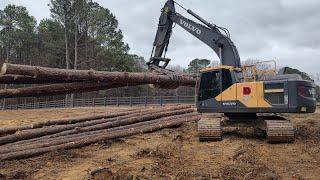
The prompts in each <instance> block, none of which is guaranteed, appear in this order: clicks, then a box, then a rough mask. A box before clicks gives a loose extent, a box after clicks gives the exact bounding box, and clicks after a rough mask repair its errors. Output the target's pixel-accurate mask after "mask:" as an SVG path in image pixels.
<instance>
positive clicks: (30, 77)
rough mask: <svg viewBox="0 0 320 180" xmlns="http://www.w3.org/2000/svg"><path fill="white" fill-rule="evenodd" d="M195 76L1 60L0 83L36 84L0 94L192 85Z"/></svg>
mask: <svg viewBox="0 0 320 180" xmlns="http://www.w3.org/2000/svg"><path fill="white" fill-rule="evenodd" d="M196 79H197V78H196V77H195V76H194V75H190V74H183V73H170V74H163V73H162V74H161V73H155V72H140V73H134V72H104V71H94V70H66V69H57V68H46V67H39V66H27V65H18V64H9V63H4V64H3V65H2V67H1V75H0V84H38V86H33V87H26V88H16V89H5V90H0V98H15V97H39V96H49V95H62V94H71V93H76V92H90V91H98V90H105V89H111V88H117V87H124V86H136V85H144V84H153V85H156V86H158V87H159V86H160V87H163V88H166V87H167V88H177V87H179V86H191V87H194V86H195V85H196Z"/></svg>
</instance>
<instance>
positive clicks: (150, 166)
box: [0, 108, 320, 180]
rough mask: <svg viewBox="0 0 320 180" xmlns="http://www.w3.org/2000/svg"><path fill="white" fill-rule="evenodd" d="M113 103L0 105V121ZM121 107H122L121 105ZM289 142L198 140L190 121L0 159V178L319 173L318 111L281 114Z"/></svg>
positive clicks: (282, 176) (306, 176) (235, 138)
mask: <svg viewBox="0 0 320 180" xmlns="http://www.w3.org/2000/svg"><path fill="white" fill-rule="evenodd" d="M117 109H119V108H108V109H106V108H79V109H59V110H58V109H43V110H23V111H1V112H0V127H3V126H8V125H20V124H29V123H32V122H37V121H45V120H49V119H53V118H59V117H70V116H75V115H83V114H87V113H101V112H105V111H116V110H117ZM122 109H124V108H122ZM285 116H286V117H287V118H290V119H292V120H293V121H294V124H295V127H296V135H297V137H296V142H295V143H294V144H268V143H267V142H266V140H265V139H264V138H257V137H255V135H253V134H250V133H247V134H241V135H239V134H228V135H225V136H224V138H223V141H221V142H211V143H203V142H199V141H198V137H197V132H196V123H187V124H184V125H182V126H180V127H177V128H173V129H165V130H162V131H158V132H155V133H151V134H144V135H137V136H133V137H130V138H124V139H119V140H116V141H106V142H101V143H98V144H95V145H92V146H88V147H84V148H80V149H74V150H67V151H59V152H52V153H48V154H45V155H42V156H39V157H35V158H30V159H24V160H16V161H5V162H0V179H170V180H171V179H319V178H320V175H319V172H320V155H319V154H320V113H319V112H318V113H315V114H307V115H285Z"/></svg>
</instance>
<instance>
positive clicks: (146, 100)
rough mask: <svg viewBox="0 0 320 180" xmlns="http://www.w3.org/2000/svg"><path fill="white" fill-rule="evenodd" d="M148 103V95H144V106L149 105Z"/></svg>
mask: <svg viewBox="0 0 320 180" xmlns="http://www.w3.org/2000/svg"><path fill="white" fill-rule="evenodd" d="M147 105H148V96H145V97H144V107H147Z"/></svg>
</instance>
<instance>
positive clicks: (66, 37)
mask: <svg viewBox="0 0 320 180" xmlns="http://www.w3.org/2000/svg"><path fill="white" fill-rule="evenodd" d="M48 6H49V7H50V13H51V17H50V18H47V19H42V20H41V21H40V22H37V21H36V19H35V18H34V17H33V16H32V15H30V14H29V12H28V10H27V9H26V7H23V6H16V5H7V6H6V7H5V8H4V9H3V10H0V63H2V62H5V61H9V62H10V63H16V64H26V65H37V66H45V67H55V68H65V69H95V70H101V71H126V72H141V71H146V70H147V67H146V65H145V59H144V57H141V56H139V55H135V54H130V46H129V45H128V44H127V43H125V42H124V41H123V33H122V31H121V29H119V27H118V21H117V19H116V17H115V16H114V15H113V14H112V12H110V10H109V9H107V8H105V7H102V6H100V5H99V4H98V3H96V2H93V1H92V0H51V3H50V4H49V5H48ZM217 64H219V62H218V61H212V62H210V61H209V60H206V59H195V60H192V61H191V62H190V65H189V67H188V68H186V69H184V68H182V67H180V66H171V67H170V69H172V70H175V71H185V72H198V70H199V69H202V68H204V67H206V66H208V65H217ZM312 78H313V79H318V80H319V79H320V74H316V75H313V76H312ZM319 81H320V80H319ZM10 87H13V85H5V86H2V88H10ZM15 87H17V86H16V85H15ZM318 89H319V88H318ZM193 94H194V89H193V88H186V87H181V88H179V89H177V90H157V89H152V88H149V86H137V87H123V88H118V89H111V90H106V91H100V92H94V93H81V94H76V95H75V97H76V98H92V97H105V96H152V95H182V96H191V95H193ZM63 98H65V96H54V97H44V98H39V101H40V100H57V99H63ZM28 99H30V100H34V98H23V99H18V100H17V99H15V100H12V99H11V100H10V101H13V102H17V101H18V102H21V101H27V100H28Z"/></svg>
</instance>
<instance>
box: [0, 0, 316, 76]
mask: <svg viewBox="0 0 320 180" xmlns="http://www.w3.org/2000/svg"><path fill="white" fill-rule="evenodd" d="M177 1H178V2H180V3H181V4H183V5H184V6H186V7H187V8H190V9H192V10H193V11H194V12H197V13H198V14H199V15H201V16H202V17H203V18H205V19H207V20H208V21H210V22H212V23H214V24H217V25H219V26H223V27H226V28H228V29H229V31H230V32H231V39H232V40H233V41H234V43H235V44H236V46H237V48H238V50H239V54H240V56H241V59H242V60H246V59H248V58H255V59H261V60H276V61H277V63H278V65H279V66H290V67H294V68H299V69H301V70H302V71H305V72H308V73H316V72H320V70H319V68H320V63H319V61H320V10H319V8H320V1H319V0H304V1H302V0H264V1H262V0H259V1H257V0H241V1H235V0H223V1H221V0H219V1H218V0H201V1H199V0H177ZM96 2H98V3H99V4H100V5H101V6H103V7H105V8H109V9H110V10H111V11H112V12H113V13H114V15H115V16H116V17H117V19H118V20H119V26H120V29H122V31H123V34H124V41H125V42H126V43H128V44H129V45H130V48H131V53H135V54H138V55H140V56H144V57H145V58H146V59H147V58H148V57H149V56H150V53H151V50H152V43H153V40H154V36H155V33H156V29H157V23H158V18H159V15H160V10H161V8H162V6H163V5H164V3H165V0H148V1H146V0H96ZM49 3H50V0H0V9H3V8H4V7H5V6H6V5H7V4H17V5H23V6H26V7H27V9H28V11H29V13H30V14H31V15H33V16H34V17H36V19H37V20H38V21H40V20H41V19H43V18H49V17H50V12H49V7H48V4H49ZM177 11H178V12H180V13H182V14H184V13H183V10H182V9H179V8H178V9H177ZM186 16H187V15H186ZM187 17H190V16H187ZM190 18H191V19H192V17H190ZM167 57H170V58H171V59H172V60H173V61H172V65H177V64H178V65H181V66H183V67H187V65H188V63H189V61H190V60H192V59H194V58H208V59H211V60H217V59H218V58H217V56H216V55H215V54H214V52H213V51H212V50H211V49H210V48H208V47H207V46H206V45H204V44H203V43H201V42H200V41H199V40H197V39H196V38H194V37H193V36H192V35H190V34H188V33H187V32H185V31H184V30H182V29H181V28H180V27H178V26H177V27H176V28H175V29H174V32H173V35H172V38H171V44H170V47H169V51H168V55H167Z"/></svg>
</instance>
